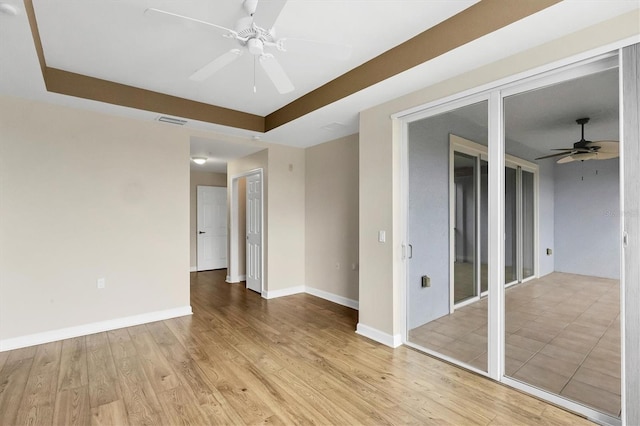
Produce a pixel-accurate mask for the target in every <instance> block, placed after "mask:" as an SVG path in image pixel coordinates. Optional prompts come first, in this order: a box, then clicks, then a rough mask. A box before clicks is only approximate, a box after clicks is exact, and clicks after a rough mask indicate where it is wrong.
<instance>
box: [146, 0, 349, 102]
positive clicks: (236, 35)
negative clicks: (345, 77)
mask: <svg viewBox="0 0 640 426" xmlns="http://www.w3.org/2000/svg"><path fill="white" fill-rule="evenodd" d="M286 3H287V0H260V1H259V0H244V2H243V8H244V10H245V12H246V13H247V16H245V17H243V18H240V19H239V20H238V21H237V22H236V23H235V29H231V28H227V27H225V26H222V25H218V24H213V23H211V22H206V21H202V20H200V19H195V18H191V17H188V16H184V15H178V14H176V13H172V12H168V11H165V10H160V9H155V8H149V9H146V10H145V12H144V13H145V14H146V15H148V16H150V17H154V18H167V19H170V20H175V19H183V20H187V21H190V22H192V23H196V24H200V25H204V26H207V27H209V28H211V29H213V30H215V31H216V32H218V33H219V34H220V35H221V36H223V37H226V38H229V39H233V40H235V41H236V42H237V43H238V47H236V48H233V49H231V50H229V51H228V52H226V53H223V54H222V55H220V56H218V57H217V58H215V59H214V60H212V61H211V62H209V63H208V64H206V65H205V66H203V67H202V68H200V69H199V70H197V71H196V72H195V73H193V74H192V75H191V76H190V77H189V79H190V80H193V81H204V80H206V79H208V78H209V77H211V76H212V75H213V74H215V73H216V72H217V71H219V70H221V69H222V68H224V67H226V66H227V65H229V64H231V63H232V62H233V61H235V60H236V59H238V58H239V57H240V56H242V55H243V54H244V53H245V52H247V51H248V52H249V53H250V54H251V55H253V59H254V67H255V63H256V61H257V62H258V63H259V64H260V66H261V67H262V69H263V70H264V72H265V74H266V75H267V77H269V79H270V80H271V82H272V83H273V85H274V86H275V87H276V90H277V91H278V92H279V93H281V94H284V93H289V92H291V91H293V90H294V86H293V83H292V82H291V80H290V79H289V76H288V75H287V73H286V72H285V70H284V69H283V68H282V66H281V65H280V62H278V60H277V59H276V57H275V56H274V55H273V54H272V53H269V51H268V50H269V49H275V50H278V51H280V52H292V53H301V54H307V55H309V54H311V55H313V56H322V57H326V58H334V59H339V60H345V59H347V58H349V56H350V55H351V47H350V46H346V45H341V44H334V43H325V42H318V41H311V40H302V39H295V38H276V33H275V30H274V28H273V25H274V23H275V22H276V20H277V19H278V16H279V15H280V12H281V11H282V8H283V7H284V6H285V4H286ZM253 91H254V92H255V91H256V85H255V74H254V84H253Z"/></svg>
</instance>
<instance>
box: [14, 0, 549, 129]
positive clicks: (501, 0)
mask: <svg viewBox="0 0 640 426" xmlns="http://www.w3.org/2000/svg"><path fill="white" fill-rule="evenodd" d="M560 1H561V0H517V1H514V0H482V1H480V2H479V3H476V4H475V5H473V6H471V7H469V8H467V9H466V10H464V11H462V12H460V13H459V14H457V15H455V16H453V17H451V18H449V19H447V20H445V21H443V22H442V23H440V24H438V25H436V26H434V27H432V28H430V29H428V30H426V31H424V32H422V33H420V34H418V35H417V36H415V37H413V38H412V39H410V40H408V41H406V42H404V43H402V44H400V45H398V46H396V47H394V48H392V49H390V50H388V51H386V52H385V53H383V54H381V55H379V56H377V57H375V58H373V59H372V60H370V61H368V62H365V63H364V64H362V65H360V66H358V67H356V68H354V69H353V70H351V71H349V72H347V73H345V74H343V75H341V76H340V77H338V78H336V79H335V80H332V81H330V82H329V83H327V84H325V85H323V86H321V87H319V88H317V89H315V90H313V91H311V92H309V93H307V94H306V95H304V96H302V97H300V98H298V99H296V100H294V101H293V102H291V103H289V104H288V105H286V106H284V107H282V108H280V109H278V110H277V111H274V112H272V113H271V114H269V115H267V116H266V117H261V116H258V115H254V114H248V113H245V112H242V111H237V110H233V109H228V108H223V107H219V106H215V105H210V104H205V103H202V102H196V101H192V100H188V99H184V98H179V97H176V96H170V95H166V94H163V93H158V92H153V91H149V90H145V89H139V88H136V87H132V86H127V85H124V84H120V83H115V82H111V81H107V80H101V79H98V78H94V77H89V76H85V75H81V74H76V73H72V72H68V71H63V70H60V69H56V68H49V67H47V65H46V62H45V57H44V50H43V47H42V40H41V39H40V33H39V31H38V24H37V21H36V17H35V11H34V7H33V0H24V4H25V11H26V14H27V16H28V20H29V24H30V26H31V32H32V35H33V40H34V44H35V48H36V52H37V55H38V60H39V61H40V67H41V70H42V74H43V78H44V81H45V85H46V87H47V90H48V91H50V92H55V93H61V94H64V95H70V96H75V97H79V98H84V99H91V100H95V101H100V102H107V103H110V104H114V105H121V106H125V107H130V108H136V109H141V110H145V111H151V112H158V113H162V114H169V115H175V116H178V117H184V118H190V119H194V120H200V121H204V122H209V123H214V124H221V125H224V126H230V127H236V128H241V129H246V130H251V131H256V132H267V131H269V130H272V129H275V128H277V127H279V126H282V125H283V124H286V123H288V122H290V121H293V120H296V119H298V118H300V117H302V116H304V115H306V114H308V113H311V112H313V111H315V110H317V109H319V108H322V107H324V106H326V105H329V104H331V103H333V102H336V101H338V100H340V99H342V98H345V97H347V96H349V95H352V94H354V93H356V92H358V91H360V90H363V89H365V88H367V87H370V86H372V85H374V84H376V83H379V82H381V81H383V80H385V79H387V78H390V77H393V76H394V75H397V74H399V73H402V72H404V71H406V70H408V69H410V68H413V67H415V66H417V65H420V64H422V63H424V62H427V61H429V60H431V59H434V58H436V57H438V56H440V55H442V54H444V53H446V52H448V51H451V50H453V49H455V48H457V47H460V46H462V45H464V44H466V43H469V42H471V41H473V40H475V39H477V38H480V37H482V36H484V35H486V34H489V33H491V32H493V31H496V30H498V29H500V28H503V27H505V26H507V25H509V24H511V23H513V22H516V21H518V20H520V19H523V18H525V17H527V16H529V15H532V14H534V13H536V12H539V11H540V10H543V9H545V8H547V7H549V6H552V5H554V4H556V3H558V2H560Z"/></svg>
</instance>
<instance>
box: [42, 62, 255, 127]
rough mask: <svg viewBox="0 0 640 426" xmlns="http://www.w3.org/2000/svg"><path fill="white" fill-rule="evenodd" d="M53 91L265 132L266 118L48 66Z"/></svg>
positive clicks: (47, 74) (49, 87) (49, 88)
mask: <svg viewBox="0 0 640 426" xmlns="http://www.w3.org/2000/svg"><path fill="white" fill-rule="evenodd" d="M45 83H46V85H47V90H48V91H49V92H54V93H61V94H63V95H70V96H75V97H77V98H84V99H91V100H94V101H100V102H106V103H109V104H114V105H122V106H126V107H129V108H136V109H141V110H144V111H151V112H158V113H161V114H168V115H174V116H178V117H184V118H190V119H193V120H199V121H205V122H208V123H215V124H221V125H223V126H230V127H236V128H239V129H246V130H251V131H255V132H264V117H261V116H259V115H254V114H248V113H246V112H241V111H236V110H232V109H228V108H222V107H219V106H215V105H210V104H205V103H202V102H196V101H192V100H189V99H184V98H179V97H177V96H171V95H166V94H164V93H158V92H152V91H150V90H145V89H139V88H137V87H132V86H126V85H124V84H120V83H114V82H112V81H107V80H101V79H99V78H94V77H88V76H86V75H82V74H75V73H72V72H68V71H63V70H59V69H56V68H49V67H47V68H46V70H45Z"/></svg>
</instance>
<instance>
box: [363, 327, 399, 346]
mask: <svg viewBox="0 0 640 426" xmlns="http://www.w3.org/2000/svg"><path fill="white" fill-rule="evenodd" d="M356 333H358V334H359V335H361V336H364V337H367V338H369V339H371V340H375V341H376V342H378V343H382V344H383V345H386V346H389V347H392V348H397V347H398V346H400V345H402V337H401V336H400V335H399V334H395V335H391V334H387V333H385V332H382V331H380V330H377V329H375V328H373V327H369V326H368V325H364V324H361V323H358V325H357V326H356Z"/></svg>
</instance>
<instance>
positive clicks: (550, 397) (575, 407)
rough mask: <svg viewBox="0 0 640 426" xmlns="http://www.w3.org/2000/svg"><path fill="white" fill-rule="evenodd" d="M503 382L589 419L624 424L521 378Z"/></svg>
mask: <svg viewBox="0 0 640 426" xmlns="http://www.w3.org/2000/svg"><path fill="white" fill-rule="evenodd" d="M501 382H502V383H504V384H505V385H508V386H511V387H512V388H515V389H519V390H521V391H523V392H526V393H528V394H530V395H533V396H535V397H537V398H540V399H542V400H545V401H549V402H551V403H552V404H555V405H558V406H560V407H563V408H566V409H567V410H570V411H573V412H574V413H577V414H579V415H582V416H586V417H587V419H589V420H591V421H593V422H596V423H598V424H607V425H612V426H620V425H621V424H622V422H621V420H620V419H619V418H617V417H612V416H610V415H608V414H605V413H602V412H600V411H596V410H594V409H592V408H589V407H587V406H585V405H583V404H580V403H577V402H574V401H572V400H570V399H566V398H563V397H561V396H559V395H557V394H555V393H551V392H547V391H544V390H542V389H540V388H537V387H535V386H530V385H527V384H526V383H523V382H521V381H519V380H515V379H512V378H510V377H508V376H504V377H502V380H501Z"/></svg>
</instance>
